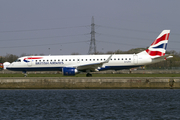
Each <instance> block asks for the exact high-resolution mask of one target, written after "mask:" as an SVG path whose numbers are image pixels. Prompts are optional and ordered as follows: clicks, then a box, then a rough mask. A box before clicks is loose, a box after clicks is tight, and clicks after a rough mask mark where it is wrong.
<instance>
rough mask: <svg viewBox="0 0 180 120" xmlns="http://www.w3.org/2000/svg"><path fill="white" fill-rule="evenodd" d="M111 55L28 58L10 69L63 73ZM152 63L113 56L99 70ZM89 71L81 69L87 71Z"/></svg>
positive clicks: (146, 59) (135, 57) (129, 56)
mask: <svg viewBox="0 0 180 120" xmlns="http://www.w3.org/2000/svg"><path fill="white" fill-rule="evenodd" d="M109 56H110V55H64V56H26V57H21V58H19V59H18V60H17V61H15V62H13V63H12V64H11V65H10V66H9V67H8V69H9V70H17V71H50V70H54V71H56V70H59V71H62V68H64V67H72V68H78V66H83V65H91V64H92V65H93V64H96V63H101V62H104V61H106V60H107V59H108V57H109ZM151 62H152V60H151V58H150V57H149V56H144V55H142V56H141V55H137V54H119V55H118V54H117V55H112V57H111V58H110V60H109V62H108V63H104V64H102V66H100V67H97V69H94V70H93V69H90V68H89V70H90V71H95V70H98V71H101V70H121V69H129V68H133V67H138V66H142V65H146V64H150V63H151ZM86 70H88V69H79V70H78V71H86Z"/></svg>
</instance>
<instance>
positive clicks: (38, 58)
mask: <svg viewBox="0 0 180 120" xmlns="http://www.w3.org/2000/svg"><path fill="white" fill-rule="evenodd" d="M42 58H43V57H29V58H27V59H42Z"/></svg>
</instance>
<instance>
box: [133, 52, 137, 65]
mask: <svg viewBox="0 0 180 120" xmlns="http://www.w3.org/2000/svg"><path fill="white" fill-rule="evenodd" d="M133 61H134V64H135V65H136V64H138V55H136V54H134V55H133Z"/></svg>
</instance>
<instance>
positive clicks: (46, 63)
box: [35, 62, 64, 65]
mask: <svg viewBox="0 0 180 120" xmlns="http://www.w3.org/2000/svg"><path fill="white" fill-rule="evenodd" d="M48 64H50V65H53V64H60V65H62V64H64V63H63V62H36V63H35V65H48Z"/></svg>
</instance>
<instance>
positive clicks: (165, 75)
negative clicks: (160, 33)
mask: <svg viewBox="0 0 180 120" xmlns="http://www.w3.org/2000/svg"><path fill="white" fill-rule="evenodd" d="M0 77H24V74H0ZM28 77H86V74H76V75H75V76H63V75H62V74H28ZM93 77H180V74H93Z"/></svg>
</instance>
